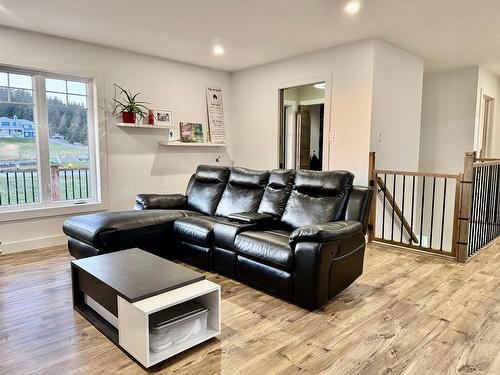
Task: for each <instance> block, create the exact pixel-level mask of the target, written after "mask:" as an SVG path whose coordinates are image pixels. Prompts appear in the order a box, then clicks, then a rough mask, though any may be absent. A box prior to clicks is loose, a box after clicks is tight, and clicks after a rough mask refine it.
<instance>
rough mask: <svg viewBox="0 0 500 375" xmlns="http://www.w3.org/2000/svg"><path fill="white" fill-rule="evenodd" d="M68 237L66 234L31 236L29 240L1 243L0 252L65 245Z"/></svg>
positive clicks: (10, 252)
mask: <svg viewBox="0 0 500 375" xmlns="http://www.w3.org/2000/svg"><path fill="white" fill-rule="evenodd" d="M67 241H68V237H66V236H65V235H64V234H61V235H57V236H49V237H38V238H30V239H29V240H22V241H13V242H5V243H2V244H1V245H0V254H1V255H5V254H12V253H18V252H21V251H28V250H36V249H42V248H44V247H51V246H60V245H65V244H66V242H67Z"/></svg>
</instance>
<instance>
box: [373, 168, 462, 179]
mask: <svg viewBox="0 0 500 375" xmlns="http://www.w3.org/2000/svg"><path fill="white" fill-rule="evenodd" d="M374 172H375V173H377V174H392V175H396V176H417V177H418V176H420V177H436V178H455V179H456V178H458V175H457V174H449V173H423V172H408V171H391V170H387V169H375V170H374Z"/></svg>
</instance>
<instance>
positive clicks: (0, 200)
mask: <svg viewBox="0 0 500 375" xmlns="http://www.w3.org/2000/svg"><path fill="white" fill-rule="evenodd" d="M2 181H3V178H2V172H0V182H2ZM1 205H2V189H0V206H1Z"/></svg>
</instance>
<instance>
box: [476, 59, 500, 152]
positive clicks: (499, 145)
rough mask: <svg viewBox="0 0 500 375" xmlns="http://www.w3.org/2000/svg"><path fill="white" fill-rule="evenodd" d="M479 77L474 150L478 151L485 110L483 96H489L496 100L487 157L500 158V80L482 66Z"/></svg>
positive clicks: (489, 131) (488, 138)
mask: <svg viewBox="0 0 500 375" xmlns="http://www.w3.org/2000/svg"><path fill="white" fill-rule="evenodd" d="M478 70H479V71H478V77H477V81H478V83H477V103H476V119H475V124H476V126H475V133H474V147H475V148H474V149H475V150H477V145H478V144H479V143H478V136H479V124H480V121H481V118H482V113H483V110H484V108H482V106H483V103H482V96H483V95H487V96H489V97H490V98H493V99H494V103H493V114H492V123H491V124H490V125H491V128H490V129H488V134H487V135H486V140H487V142H486V143H487V144H486V155H485V156H486V157H500V104H499V100H500V80H499V78H498V77H497V76H496V75H494V74H493V73H491V72H490V71H488V70H487V69H486V68H483V67H482V66H480V67H479V68H478Z"/></svg>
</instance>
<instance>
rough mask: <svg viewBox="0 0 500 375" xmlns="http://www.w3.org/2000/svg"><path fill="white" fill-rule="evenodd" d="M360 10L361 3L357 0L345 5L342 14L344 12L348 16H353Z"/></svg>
mask: <svg viewBox="0 0 500 375" xmlns="http://www.w3.org/2000/svg"><path fill="white" fill-rule="evenodd" d="M360 8H361V3H360V2H359V1H357V0H352V1H349V2H348V3H347V4H346V6H345V7H344V12H346V13H347V14H349V15H354V14H357V13H358V12H359V9H360Z"/></svg>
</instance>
